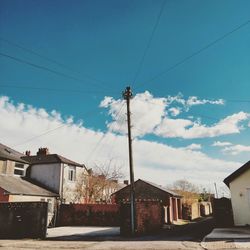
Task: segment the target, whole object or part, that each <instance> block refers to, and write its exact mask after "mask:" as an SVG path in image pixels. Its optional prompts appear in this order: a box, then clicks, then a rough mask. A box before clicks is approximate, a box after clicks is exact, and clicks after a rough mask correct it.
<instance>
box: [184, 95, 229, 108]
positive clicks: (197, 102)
mask: <svg viewBox="0 0 250 250" xmlns="http://www.w3.org/2000/svg"><path fill="white" fill-rule="evenodd" d="M204 104H214V105H224V104H225V101H224V100H223V99H218V100H207V99H199V98H198V97H197V96H190V97H189V98H188V100H187V101H186V106H187V107H188V108H189V107H191V106H195V105H204Z"/></svg>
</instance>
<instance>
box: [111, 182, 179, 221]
mask: <svg viewBox="0 0 250 250" xmlns="http://www.w3.org/2000/svg"><path fill="white" fill-rule="evenodd" d="M181 198H182V196H180V195H178V194H176V193H175V192H173V191H171V190H169V189H166V188H164V187H162V186H159V185H157V184H154V183H152V182H148V181H145V180H142V179H138V180H137V181H136V182H135V199H136V201H140V202H141V201H160V202H161V204H162V206H163V209H164V222H165V223H169V224H170V223H173V222H174V221H177V220H178V219H181V218H182V202H181ZM112 200H113V202H114V203H123V202H127V201H129V200H130V185H128V186H126V187H124V188H122V189H120V190H118V191H117V192H115V193H113V194H112Z"/></svg>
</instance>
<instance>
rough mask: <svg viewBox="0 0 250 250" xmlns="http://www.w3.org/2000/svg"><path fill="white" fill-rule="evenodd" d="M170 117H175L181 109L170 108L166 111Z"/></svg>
mask: <svg viewBox="0 0 250 250" xmlns="http://www.w3.org/2000/svg"><path fill="white" fill-rule="evenodd" d="M168 111H169V112H170V113H171V115H172V116H177V115H179V114H180V113H181V108H176V107H172V108H170V109H168Z"/></svg>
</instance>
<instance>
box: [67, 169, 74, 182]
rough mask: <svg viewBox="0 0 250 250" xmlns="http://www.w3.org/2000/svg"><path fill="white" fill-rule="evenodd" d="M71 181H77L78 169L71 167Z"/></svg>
mask: <svg viewBox="0 0 250 250" xmlns="http://www.w3.org/2000/svg"><path fill="white" fill-rule="evenodd" d="M68 179H69V181H75V180H76V168H75V167H72V166H70V167H69V177H68Z"/></svg>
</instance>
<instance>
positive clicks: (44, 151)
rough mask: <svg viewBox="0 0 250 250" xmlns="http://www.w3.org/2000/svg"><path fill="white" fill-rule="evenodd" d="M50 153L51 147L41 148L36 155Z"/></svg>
mask: <svg viewBox="0 0 250 250" xmlns="http://www.w3.org/2000/svg"><path fill="white" fill-rule="evenodd" d="M48 154H49V149H48V148H39V149H38V151H37V153H36V155H38V156H41V155H48Z"/></svg>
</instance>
